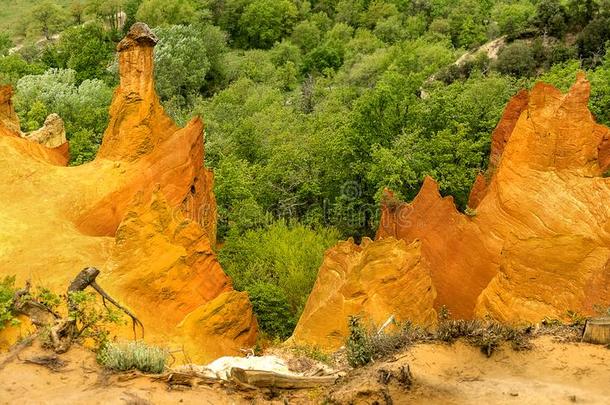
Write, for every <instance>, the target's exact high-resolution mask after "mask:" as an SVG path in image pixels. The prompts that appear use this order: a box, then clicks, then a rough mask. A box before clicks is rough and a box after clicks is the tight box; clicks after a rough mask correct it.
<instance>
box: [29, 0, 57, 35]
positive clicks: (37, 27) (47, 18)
mask: <svg viewBox="0 0 610 405" xmlns="http://www.w3.org/2000/svg"><path fill="white" fill-rule="evenodd" d="M30 21H31V22H30V29H33V30H34V31H35V32H38V33H39V34H42V35H44V37H45V39H47V40H50V39H51V36H53V35H55V34H56V33H58V32H59V31H61V29H62V28H63V27H64V26H65V24H66V13H65V10H64V9H63V8H62V7H61V6H59V5H57V4H55V3H54V2H52V1H50V0H44V1H41V2H40V3H38V4H37V5H36V6H35V7H34V8H32V11H31V12H30Z"/></svg>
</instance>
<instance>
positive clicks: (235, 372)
mask: <svg viewBox="0 0 610 405" xmlns="http://www.w3.org/2000/svg"><path fill="white" fill-rule="evenodd" d="M337 378H339V377H338V376H336V375H332V376H324V377H302V376H294V375H286V374H279V373H274V372H272V371H260V370H244V369H242V368H238V367H233V368H232V369H231V379H232V380H234V381H236V382H239V383H242V384H246V385H249V386H253V387H257V388H283V389H299V388H315V387H320V386H325V385H332V384H334V383H335V382H336V381H337Z"/></svg>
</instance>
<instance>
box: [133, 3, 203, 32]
mask: <svg viewBox="0 0 610 405" xmlns="http://www.w3.org/2000/svg"><path fill="white" fill-rule="evenodd" d="M199 17H200V16H199V14H198V10H197V6H196V2H195V1H193V0H172V1H167V0H143V1H142V2H141V4H140V6H139V8H138V11H137V13H136V19H137V20H138V21H142V22H145V23H146V24H148V25H150V26H151V27H160V26H162V25H174V24H176V25H180V24H182V25H188V24H194V23H196V22H198V20H199Z"/></svg>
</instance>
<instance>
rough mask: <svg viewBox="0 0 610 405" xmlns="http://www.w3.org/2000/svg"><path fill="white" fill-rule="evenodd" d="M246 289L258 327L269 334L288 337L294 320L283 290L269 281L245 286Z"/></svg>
mask: <svg viewBox="0 0 610 405" xmlns="http://www.w3.org/2000/svg"><path fill="white" fill-rule="evenodd" d="M246 291H248V294H249V295H250V302H252V307H253V309H254V313H256V318H257V320H258V324H259V326H260V328H261V329H262V330H263V331H265V332H266V333H268V334H270V335H271V336H275V337H279V338H281V339H286V338H287V337H289V336H290V334H291V333H292V330H293V329H294V327H295V324H296V322H295V319H294V317H293V316H292V315H291V311H290V307H289V305H288V298H287V297H286V294H285V293H284V291H282V289H281V288H279V287H278V286H276V285H274V284H270V283H257V284H254V285H253V286H249V287H247V289H246Z"/></svg>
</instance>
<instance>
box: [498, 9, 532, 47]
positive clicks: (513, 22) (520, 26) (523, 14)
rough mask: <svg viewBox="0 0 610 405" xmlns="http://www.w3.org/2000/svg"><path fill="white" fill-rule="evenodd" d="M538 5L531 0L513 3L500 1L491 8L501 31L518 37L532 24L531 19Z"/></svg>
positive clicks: (512, 36)
mask: <svg viewBox="0 0 610 405" xmlns="http://www.w3.org/2000/svg"><path fill="white" fill-rule="evenodd" d="M535 13H536V7H535V6H534V5H533V4H532V3H530V2H529V1H519V2H516V3H512V4H507V3H499V4H497V5H496V6H495V7H494V8H493V9H492V10H491V17H492V18H493V19H494V21H495V22H497V24H498V27H499V28H500V33H501V34H505V35H508V36H509V37H511V38H515V37H517V36H518V35H519V34H521V32H523V31H525V30H526V29H527V28H529V26H530V19H531V18H532V16H533V15H534V14H535Z"/></svg>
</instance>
